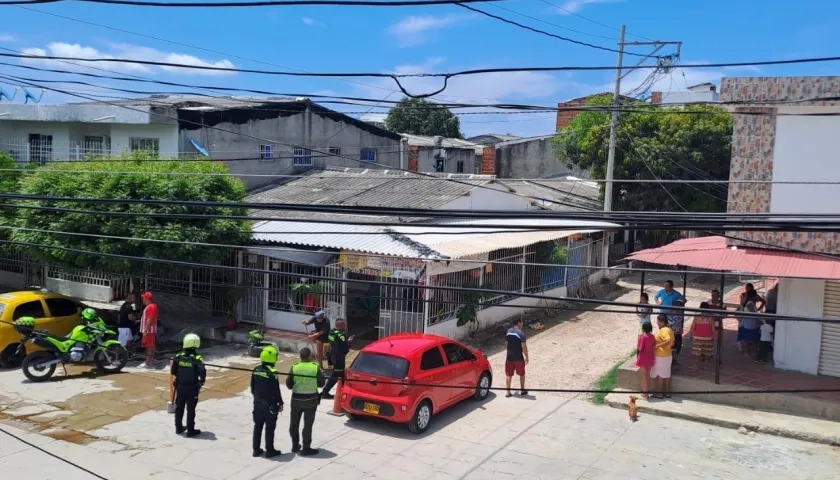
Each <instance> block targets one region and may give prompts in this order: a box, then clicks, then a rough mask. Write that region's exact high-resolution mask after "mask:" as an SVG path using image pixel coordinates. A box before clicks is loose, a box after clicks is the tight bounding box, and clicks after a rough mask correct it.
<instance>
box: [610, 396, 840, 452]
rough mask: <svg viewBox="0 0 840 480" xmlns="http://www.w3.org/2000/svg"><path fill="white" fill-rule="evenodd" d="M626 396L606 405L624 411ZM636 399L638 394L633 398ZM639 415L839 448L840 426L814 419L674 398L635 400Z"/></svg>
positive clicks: (613, 398)
mask: <svg viewBox="0 0 840 480" xmlns="http://www.w3.org/2000/svg"><path fill="white" fill-rule="evenodd" d="M629 396H630V395H629V394H627V393H624V392H622V391H621V390H616V391H615V392H613V393H611V394H609V395H607V398H606V402H607V404H608V405H610V406H611V407H614V408H618V409H620V410H624V411H627V401H628V400H629ZM636 396H637V397H638V395H636ZM637 405H638V407H639V412H641V413H649V414H654V415H662V416H666V417H672V418H679V419H683V420H691V421H695V422H701V423H706V424H709V425H716V426H719V427H725V428H734V429H736V430H737V429H740V428H742V427H743V428H744V429H745V430H746V431H749V432H758V433H765V434H768V435H777V436H780V437H786V438H793V439H796V440H803V441H806V442H814V443H821V444H824V445H832V446H840V424H838V423H835V422H830V421H827V420H820V419H817V418H808V417H798V416H795V415H785V414H783V413H773V412H764V411H761V410H750V409H747V408H740V407H730V406H726V405H717V404H713V403H705V402H698V401H694V400H686V399H681V398H679V397H675V398H672V399H669V400H655V399H652V400H648V401H645V400H642V399H639V400H637Z"/></svg>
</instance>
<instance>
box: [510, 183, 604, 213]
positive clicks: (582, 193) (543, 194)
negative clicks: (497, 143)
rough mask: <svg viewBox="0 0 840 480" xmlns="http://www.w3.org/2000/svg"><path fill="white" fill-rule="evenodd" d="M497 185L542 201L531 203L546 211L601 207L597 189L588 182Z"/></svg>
mask: <svg viewBox="0 0 840 480" xmlns="http://www.w3.org/2000/svg"><path fill="white" fill-rule="evenodd" d="M497 183H500V184H503V185H505V186H507V187H509V188H511V189H512V190H513V191H514V192H515V193H518V194H519V195H525V196H528V197H536V198H540V199H543V201H539V200H533V201H532V203H533V204H535V205H538V206H539V207H541V208H545V209H548V210H556V211H578V210H591V209H595V210H600V209H601V206H602V204H601V201H600V197H599V190H598V187H597V186H593V185H592V184H591V183H588V182H586V183H584V182H567V181H557V180H516V179H501V180H499V181H497Z"/></svg>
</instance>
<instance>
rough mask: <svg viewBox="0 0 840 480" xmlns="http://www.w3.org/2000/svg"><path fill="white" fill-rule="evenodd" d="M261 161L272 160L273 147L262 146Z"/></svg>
mask: <svg viewBox="0 0 840 480" xmlns="http://www.w3.org/2000/svg"><path fill="white" fill-rule="evenodd" d="M260 160H271V145H260Z"/></svg>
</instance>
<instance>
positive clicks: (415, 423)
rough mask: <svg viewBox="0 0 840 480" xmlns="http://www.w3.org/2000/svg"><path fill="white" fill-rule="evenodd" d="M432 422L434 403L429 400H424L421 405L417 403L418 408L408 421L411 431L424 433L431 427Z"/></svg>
mask: <svg viewBox="0 0 840 480" xmlns="http://www.w3.org/2000/svg"><path fill="white" fill-rule="evenodd" d="M431 424H432V403H431V402H430V401H428V400H423V401H422V402H420V405H417V410H415V411H414V415H412V416H411V420H410V421H409V422H408V429H409V430H410V431H411V433H417V434H420V433H423V432H425V431H426V430H428V429H429V425H431Z"/></svg>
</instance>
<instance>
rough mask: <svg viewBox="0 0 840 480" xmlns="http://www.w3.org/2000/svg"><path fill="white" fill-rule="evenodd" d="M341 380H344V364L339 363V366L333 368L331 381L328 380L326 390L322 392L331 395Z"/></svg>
mask: <svg viewBox="0 0 840 480" xmlns="http://www.w3.org/2000/svg"><path fill="white" fill-rule="evenodd" d="M339 378H340V379H342V380H344V362H339V365H336V366H335V368H333V371H332V375H330V379H329V380H327V384H326V385H324V389H323V390H321V392H322V393H330V391H331V390H332V388H333V387H334V386H335V384H336V383H338V379H339Z"/></svg>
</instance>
